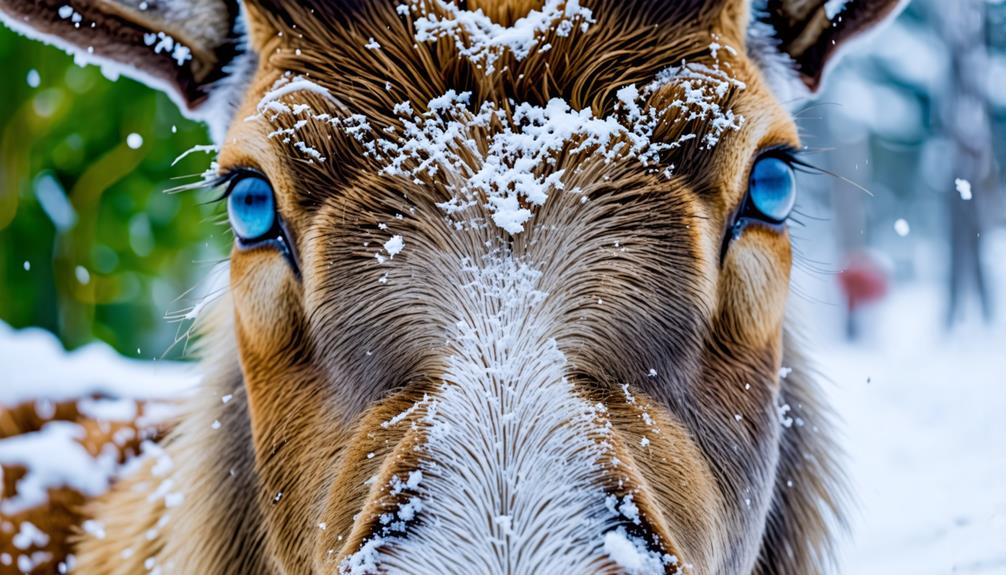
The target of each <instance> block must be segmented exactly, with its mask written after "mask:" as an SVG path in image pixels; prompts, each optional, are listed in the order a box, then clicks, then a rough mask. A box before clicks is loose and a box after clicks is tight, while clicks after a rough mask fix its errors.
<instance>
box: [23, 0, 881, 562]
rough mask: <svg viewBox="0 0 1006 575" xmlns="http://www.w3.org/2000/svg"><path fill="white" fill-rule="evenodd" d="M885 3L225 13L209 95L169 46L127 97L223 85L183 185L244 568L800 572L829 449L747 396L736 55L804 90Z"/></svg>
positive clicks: (763, 105) (753, 76)
mask: <svg viewBox="0 0 1006 575" xmlns="http://www.w3.org/2000/svg"><path fill="white" fill-rule="evenodd" d="M15 4H16V3H15ZM124 4H128V3H124ZM168 4H169V5H170V4H172V3H168ZM893 4H894V3H893V2H865V1H860V2H856V1H854V2H851V3H850V5H849V6H848V7H846V8H845V10H846V11H847V12H846V14H845V16H846V19H845V20H844V21H843V22H841V23H839V22H838V21H837V20H836V21H835V23H834V24H831V21H830V20H827V19H826V20H825V24H826V25H824V26H822V25H821V21H820V19H821V18H826V17H827V14H826V11H825V7H824V2H797V1H791V2H769V3H768V4H767V6H765V9H766V11H764V12H758V13H757V14H756V20H757V24H756V25H755V26H754V27H753V28H752V26H751V24H750V22H751V21H752V17H751V16H750V10H749V7H748V6H747V3H746V2H744V1H741V0H721V1H699V0H692V1H681V2H655V1H649V0H639V1H628V2H614V1H610V2H609V1H606V0H597V1H595V2H586V1H584V2H583V5H580V4H578V3H577V2H575V1H565V2H563V1H559V0H546V1H545V2H518V1H508V2H467V3H461V5H460V6H459V5H456V4H454V3H451V2H442V1H439V0H430V1H426V0H403V1H402V2H399V3H396V2H349V1H345V2H309V3H306V4H303V5H299V4H298V5H294V3H287V2H281V1H278V0H256V1H255V2H249V3H246V4H245V5H244V8H243V14H244V15H243V18H244V22H245V25H246V26H247V30H248V42H249V47H250V53H249V54H248V55H246V56H243V57H239V60H235V62H244V64H243V65H235V64H233V63H232V65H231V67H230V69H234V68H237V69H241V68H242V66H243V67H244V68H246V73H245V74H238V73H235V72H231V76H230V80H223V81H222V80H219V78H221V77H225V76H227V70H228V68H226V67H223V66H221V64H222V63H223V61H225V60H227V59H228V57H230V56H232V55H233V54H232V53H231V52H232V50H231V49H230V48H228V46H230V44H228V43H227V42H225V41H223V40H221V39H219V38H217V39H215V40H214V39H213V35H212V34H209V33H207V34H205V35H204V36H206V37H208V38H210V39H209V40H206V41H204V42H203V43H202V44H198V42H196V44H198V46H196V47H199V46H202V48H203V49H202V50H201V51H200V50H196V51H195V52H194V53H195V54H196V58H195V60H194V61H193V65H192V66H190V67H189V68H188V69H185V70H183V71H182V72H179V71H177V70H173V69H169V70H168V71H167V72H165V73H164V74H161V76H160V77H161V79H162V80H164V81H166V82H169V83H174V84H176V85H177V86H179V88H178V90H177V93H178V94H179V95H180V97H179V99H180V100H182V101H184V102H187V103H188V104H189V105H192V106H198V104H199V103H200V101H201V100H202V99H203V98H204V95H205V93H207V92H210V91H211V88H209V87H208V86H211V85H214V84H213V82H215V83H216V85H219V84H221V82H223V83H225V84H227V83H230V84H234V85H237V88H236V89H235V90H236V91H232V92H230V94H231V95H232V97H233V96H236V97H237V101H238V102H239V103H238V104H237V106H236V112H235V113H234V114H233V115H232V117H233V119H232V120H231V121H230V124H229V127H228V128H227V129H226V136H225V137H223V139H222V142H221V149H220V154H219V158H218V166H217V168H218V173H217V175H218V176H219V177H220V179H221V181H222V182H224V183H225V184H226V186H227V190H228V199H227V202H228V211H229V216H230V220H231V223H232V227H233V229H234V231H235V236H236V244H235V248H234V252H233V254H232V260H231V294H232V305H233V330H234V333H235V335H236V343H237V357H238V359H239V361H240V367H241V370H240V373H241V375H242V382H243V388H244V390H245V391H246V395H247V408H246V409H247V426H248V427H249V430H250V438H251V439H250V440H251V442H252V448H251V452H252V453H253V454H254V476H255V484H256V487H257V490H258V493H257V503H256V504H257V505H258V507H259V508H260V513H261V521H262V524H263V528H262V533H264V538H265V540H266V541H267V544H268V554H269V555H270V557H271V560H270V561H271V563H273V564H274V565H277V566H279V568H280V570H281V571H282V572H287V573H301V572H319V573H321V572H325V573H330V572H336V571H339V572H351V573H355V572H369V571H370V570H378V571H382V572H383V571H388V572H417V573H418V572H422V573H433V572H451V573H454V572H458V573H467V572H485V573H504V572H507V573H508V572H521V573H538V572H553V571H568V572H572V573H585V572H620V571H627V572H638V573H650V572H662V571H666V572H676V571H682V572H687V571H692V570H694V572H697V573H735V572H736V573H739V572H750V571H751V570H752V569H755V568H756V566H758V569H767V570H768V571H773V570H778V571H780V572H807V570H808V569H809V570H814V567H813V565H815V564H816V563H815V562H816V561H818V560H819V559H820V553H821V549H822V542H823V541H824V540H825V539H826V538H825V537H824V535H823V533H824V531H825V529H824V523H825V522H826V520H827V516H828V509H829V507H830V506H831V505H832V504H833V501H832V498H831V497H830V495H829V493H828V487H829V485H830V483H829V481H830V477H829V476H828V475H827V474H826V469H827V468H828V461H829V458H828V454H827V453H823V452H822V449H823V447H821V444H820V443H818V442H817V440H814V439H810V438H808V436H809V433H810V432H809V430H806V429H799V428H792V429H786V427H788V425H789V424H790V423H791V422H792V420H791V419H789V417H788V416H786V410H788V409H792V410H794V411H797V412H799V415H800V416H801V417H803V418H805V419H807V418H812V417H819V414H818V413H816V412H813V409H814V403H813V400H812V397H810V396H807V393H808V392H807V390H806V389H804V388H798V387H794V386H795V385H796V384H787V383H786V380H782V379H781V378H780V370H781V368H782V367H783V366H784V358H786V359H787V360H790V359H791V358H790V357H789V354H790V353H791V351H790V350H787V349H784V337H783V316H784V310H785V303H786V298H787V293H788V279H789V268H790V260H791V252H790V243H789V236H788V234H787V228H786V220H787V218H788V216H789V213H790V211H791V210H792V207H793V202H794V200H795V195H796V189H795V183H794V179H793V173H792V165H793V162H794V157H795V155H796V154H797V152H798V150H799V147H800V144H799V140H798V137H797V132H796V129H795V127H794V125H793V122H792V120H791V119H790V117H789V115H788V114H787V112H786V110H785V109H784V108H783V105H782V103H781V102H780V100H779V99H778V97H777V96H776V95H775V94H776V93H778V88H779V87H780V85H781V84H780V82H779V78H780V75H779V70H778V69H772V70H768V69H766V68H765V66H766V65H768V64H767V63H768V62H770V61H771V60H772V59H773V58H775V59H779V58H780V57H781V56H780V54H784V53H787V52H788V55H789V56H791V57H792V58H793V59H794V60H795V61H796V62H797V63H798V64H799V65H800V66H801V71H802V72H803V75H802V77H800V78H798V77H797V76H796V74H794V75H793V76H794V78H795V79H796V80H797V82H799V80H800V79H802V80H803V83H804V84H805V85H807V86H810V87H814V86H816V84H817V82H818V80H819V78H820V74H821V70H822V69H823V67H824V64H825V61H826V57H827V56H828V55H829V54H830V52H831V48H830V46H831V45H833V44H836V43H837V42H836V40H842V39H844V38H845V37H847V36H849V35H851V34H853V33H855V32H856V31H858V30H859V29H861V28H862V27H863V26H864V25H865V24H867V23H869V22H872V21H874V20H876V19H877V18H879V17H880V16H882V15H886V14H887V13H889V12H890V11H891V9H892V8H893ZM219 8H220V10H219V11H218V12H216V14H217V15H218V16H219V15H222V16H220V17H222V18H225V20H226V18H228V17H230V18H237V16H236V11H235V10H234V9H233V7H230V6H221V7H219ZM130 21H131V22H133V23H134V24H135V21H134V20H130ZM178 21H179V22H184V18H178ZM179 25H181V24H179ZM773 30H775V32H774V34H775V35H776V36H777V38H776V39H774V40H773V39H771V38H769V37H768V36H765V34H770V35H771V34H772V33H773V32H772V31H773ZM766 31H767V32H766ZM776 44H778V50H780V52H778V53H776V54H775V56H773V55H772V54H768V53H767V52H765V51H764V49H766V48H768V47H772V49H773V50H775V49H776V48H775V47H773V46H775V45H776ZM200 53H202V54H203V56H202V57H200V56H199V54H200ZM183 55H184V54H183ZM240 58H244V60H241V59H240ZM177 59H178V58H176V60H177ZM252 61H254V63H255V67H254V70H253V71H252V69H251V67H250V62H252ZM183 63H184V62H183ZM197 64H198V65H197ZM152 70H157V68H152ZM152 73H153V72H152ZM773 88H776V89H775V90H774V89H773ZM222 89H223V88H222ZM220 99H221V98H220V97H216V100H217V101H219V100H220ZM211 101H214V100H213V97H211ZM213 109H215V110H219V108H213ZM214 113H215V114H219V113H220V112H214ZM212 119H213V120H214V121H216V122H218V123H219V119H220V118H219V117H213V118H212ZM787 386H788V387H787ZM794 398H797V399H801V400H802V403H801V404H800V405H799V406H798V405H795V404H794V405H788V402H794ZM794 403H795V402H794ZM780 413H782V417H781V416H780ZM815 458H817V459H815ZM796 473H801V474H802V475H800V476H797V475H795V474H796ZM794 485H796V486H795V487H794ZM794 509H796V510H797V511H794ZM787 566H788V568H789V569H792V571H786V569H787ZM312 570H313V571H312Z"/></svg>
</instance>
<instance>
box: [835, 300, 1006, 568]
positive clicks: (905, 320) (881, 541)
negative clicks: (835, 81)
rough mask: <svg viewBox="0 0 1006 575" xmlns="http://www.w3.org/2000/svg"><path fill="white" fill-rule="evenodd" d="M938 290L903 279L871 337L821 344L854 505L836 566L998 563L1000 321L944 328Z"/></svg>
mask: <svg viewBox="0 0 1006 575" xmlns="http://www.w3.org/2000/svg"><path fill="white" fill-rule="evenodd" d="M939 296H940V292H938V291H937V290H936V289H927V288H926V287H916V288H911V289H903V290H901V291H900V292H898V293H895V294H894V297H893V298H892V299H891V300H890V301H889V302H888V303H887V304H885V305H882V306H878V308H877V309H876V310H875V314H876V316H877V317H875V318H874V320H875V324H876V327H877V328H879V332H880V333H878V334H877V337H876V340H875V341H873V342H870V343H869V344H867V345H860V346H851V345H842V344H832V345H827V346H824V347H822V348H820V350H821V351H820V353H818V354H817V356H818V361H819V365H820V366H821V368H822V370H823V371H824V372H825V373H826V374H828V376H829V377H830V378H831V379H832V381H833V385H832V386H831V387H830V391H831V393H832V400H833V405H834V407H835V409H836V410H837V411H838V413H839V414H840V415H841V417H842V418H843V419H844V422H843V432H844V433H843V436H844V437H843V439H844V443H845V447H846V449H847V451H848V455H849V457H848V471H849V473H850V476H851V478H852V480H853V483H854V488H855V491H856V496H857V499H858V506H857V508H856V509H854V510H853V514H852V519H853V521H852V524H853V535H852V539H851V540H850V541H848V542H847V543H846V545H845V547H844V549H843V554H842V555H843V560H842V569H841V573H850V574H851V573H855V574H857V575H871V574H878V575H879V574H895V573H913V574H916V575H927V574H933V575H937V574H945V573H946V574H949V573H982V574H992V573H1006V326H1003V325H999V326H996V327H994V328H983V327H977V326H966V327H964V328H962V329H961V330H960V332H958V333H956V334H954V335H952V336H948V335H944V334H943V333H942V331H941V329H940V326H939V318H940V317H942V312H943V300H942V299H941V298H940V297H939Z"/></svg>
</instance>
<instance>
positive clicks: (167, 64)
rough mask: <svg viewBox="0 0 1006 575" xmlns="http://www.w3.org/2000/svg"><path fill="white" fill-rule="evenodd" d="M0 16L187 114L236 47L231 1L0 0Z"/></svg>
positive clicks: (216, 78) (234, 3) (234, 9)
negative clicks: (154, 91)
mask: <svg viewBox="0 0 1006 575" xmlns="http://www.w3.org/2000/svg"><path fill="white" fill-rule="evenodd" d="M0 19H2V20H3V21H4V23H6V24H7V25H8V26H10V27H11V28H12V29H14V30H15V31H17V32H20V33H22V34H24V35H25V36H28V37H30V38H33V39H37V40H41V41H42V42H45V43H47V44H53V45H55V46H57V47H60V48H63V49H66V50H68V51H70V52H71V53H73V54H74V55H75V57H77V58H78V60H80V61H83V62H85V63H96V64H99V65H102V66H106V67H107V66H109V65H111V66H112V67H113V68H114V70H115V71H116V72H121V73H122V74H123V75H125V76H129V77H131V78H134V79H137V80H140V81H142V82H144V83H146V84H148V85H151V86H152V87H155V88H158V89H160V90H162V91H164V92H166V93H167V94H168V95H169V96H171V97H172V99H173V100H174V101H175V102H176V103H177V104H178V105H179V107H180V108H181V109H182V111H183V112H186V113H187V114H188V115H191V116H199V114H198V113H197V112H198V110H199V108H200V107H201V106H203V105H204V104H205V103H206V100H207V99H208V97H209V95H210V91H211V88H212V86H213V84H214V83H215V82H217V81H219V80H221V79H222V78H223V77H224V76H225V75H226V71H225V67H226V66H227V65H228V64H229V63H230V62H231V60H233V59H234V58H235V56H236V55H237V54H238V51H239V46H238V43H237V42H236V38H237V37H238V19H239V6H238V2H237V0H0Z"/></svg>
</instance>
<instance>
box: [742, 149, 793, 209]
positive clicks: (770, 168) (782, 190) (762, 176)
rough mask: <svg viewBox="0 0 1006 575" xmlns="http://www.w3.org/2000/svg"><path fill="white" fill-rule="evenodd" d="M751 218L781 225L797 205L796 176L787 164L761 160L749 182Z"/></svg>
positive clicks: (756, 164) (779, 159)
mask: <svg viewBox="0 0 1006 575" xmlns="http://www.w3.org/2000/svg"><path fill="white" fill-rule="evenodd" d="M748 199H749V202H750V207H751V208H752V211H754V212H755V213H754V214H752V215H754V216H756V217H758V218H760V219H763V220H766V221H768V222H770V223H774V224H781V223H782V222H784V221H786V218H788V217H789V214H790V212H792V211H793V205H794V204H795V203H796V176H795V175H794V174H793V168H792V167H791V166H790V165H789V163H788V162H786V161H785V160H783V159H781V158H776V157H774V156H767V157H764V158H762V159H760V160H758V161H757V162H756V163H755V165H754V168H752V170H751V179H750V180H749V181H748Z"/></svg>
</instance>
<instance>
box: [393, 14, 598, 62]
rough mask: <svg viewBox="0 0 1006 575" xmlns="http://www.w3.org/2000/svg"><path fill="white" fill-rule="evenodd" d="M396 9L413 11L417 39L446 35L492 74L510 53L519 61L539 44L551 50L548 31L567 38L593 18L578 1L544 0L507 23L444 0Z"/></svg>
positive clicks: (429, 38) (467, 55)
mask: <svg viewBox="0 0 1006 575" xmlns="http://www.w3.org/2000/svg"><path fill="white" fill-rule="evenodd" d="M398 11H399V13H400V14H412V15H413V18H414V19H413V26H415V29H416V41H417V42H436V41H437V40H440V39H441V38H446V39H448V40H450V41H452V42H453V43H454V45H455V47H456V48H457V50H458V53H459V54H460V55H461V56H462V57H464V58H467V59H469V60H471V62H472V63H474V64H475V65H476V66H477V67H478V68H480V69H483V70H484V71H485V73H486V74H492V73H493V72H494V71H495V70H496V62H497V61H498V60H499V59H500V58H502V57H503V55H505V54H507V53H509V54H512V55H513V57H514V59H516V60H518V61H520V60H523V59H524V58H527V56H528V55H529V54H530V53H531V52H532V50H534V49H535V48H538V49H539V50H542V51H544V50H547V49H548V48H549V45H548V44H542V41H543V39H544V37H545V36H546V35H547V34H549V33H554V34H555V35H556V36H557V37H559V38H565V37H567V36H569V35H570V33H571V32H572V31H573V30H574V28H579V29H580V31H581V32H586V31H587V30H588V29H589V28H590V25H591V24H593V23H594V16H593V14H592V13H591V11H590V9H588V8H584V7H583V6H580V3H579V2H578V0H546V1H545V3H544V5H543V6H542V7H541V9H539V10H531V11H530V12H528V13H527V15H526V16H524V17H522V18H520V19H518V20H517V21H516V22H514V24H513V25H512V26H509V27H505V26H501V25H499V24H497V23H496V22H493V21H492V20H491V19H490V18H489V17H488V16H487V15H486V14H485V13H484V12H483V11H482V10H481V9H479V10H475V11H472V10H462V9H461V8H459V7H458V5H457V4H456V3H455V2H445V1H443V0H432V1H431V0H411V1H409V2H406V3H403V4H400V5H399V7H398Z"/></svg>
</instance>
